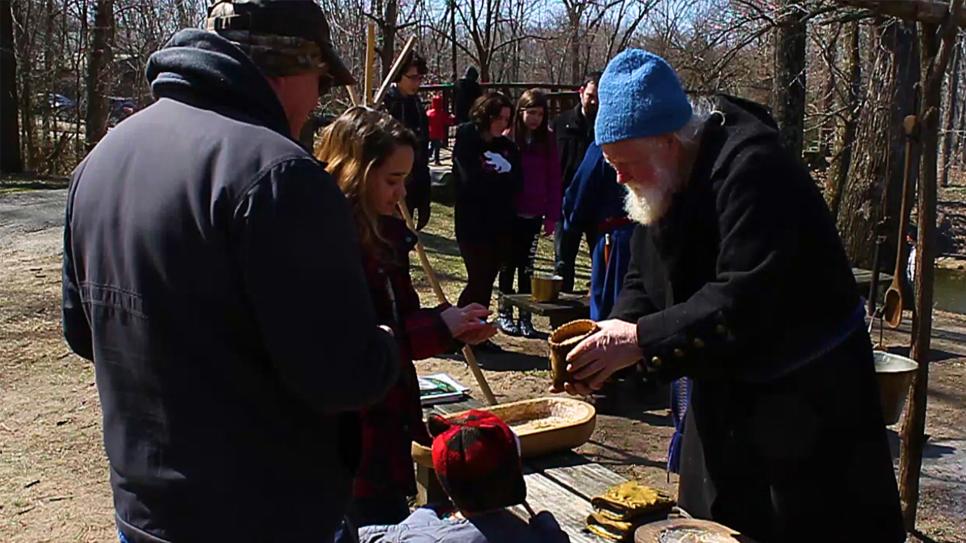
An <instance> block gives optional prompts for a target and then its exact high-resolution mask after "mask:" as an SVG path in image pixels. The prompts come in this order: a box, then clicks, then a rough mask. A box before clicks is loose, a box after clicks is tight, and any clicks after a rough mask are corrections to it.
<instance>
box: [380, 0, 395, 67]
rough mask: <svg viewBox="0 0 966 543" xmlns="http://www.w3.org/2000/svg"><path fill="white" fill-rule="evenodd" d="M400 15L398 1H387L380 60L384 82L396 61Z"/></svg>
mask: <svg viewBox="0 0 966 543" xmlns="http://www.w3.org/2000/svg"><path fill="white" fill-rule="evenodd" d="M398 14H399V2H398V0H386V11H385V12H384V14H383V25H382V28H381V29H380V30H381V31H382V48H381V49H380V50H379V58H380V61H381V62H382V80H383V81H385V80H386V78H387V77H389V70H390V69H391V68H392V63H393V61H394V60H395V59H396V19H397V18H398Z"/></svg>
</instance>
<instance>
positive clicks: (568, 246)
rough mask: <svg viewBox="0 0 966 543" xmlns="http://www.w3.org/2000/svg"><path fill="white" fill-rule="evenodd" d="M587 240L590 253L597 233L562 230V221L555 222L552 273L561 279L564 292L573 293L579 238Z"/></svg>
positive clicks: (595, 241)
mask: <svg viewBox="0 0 966 543" xmlns="http://www.w3.org/2000/svg"><path fill="white" fill-rule="evenodd" d="M582 237H586V238H587V247H589V248H590V251H591V253H593V251H594V245H595V244H596V243H597V233H596V231H593V230H588V231H586V232H582V231H580V230H564V227H563V221H557V226H556V228H555V229H554V235H553V247H554V254H555V255H556V257H555V258H556V263H555V265H554V272H555V273H556V274H557V275H559V276H561V277H563V287H562V290H563V291H564V292H573V291H574V274H575V272H574V266H575V264H576V261H577V253H578V252H579V251H580V238H582Z"/></svg>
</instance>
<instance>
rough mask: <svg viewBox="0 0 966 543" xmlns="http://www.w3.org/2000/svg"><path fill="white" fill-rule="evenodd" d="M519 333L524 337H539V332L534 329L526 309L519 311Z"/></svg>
mask: <svg viewBox="0 0 966 543" xmlns="http://www.w3.org/2000/svg"><path fill="white" fill-rule="evenodd" d="M519 328H520V335H522V336H523V337H525V338H529V339H533V338H535V337H539V336H540V334H539V333H537V331H536V329H534V327H533V321H532V320H530V313H528V312H526V311H521V312H520V327H519Z"/></svg>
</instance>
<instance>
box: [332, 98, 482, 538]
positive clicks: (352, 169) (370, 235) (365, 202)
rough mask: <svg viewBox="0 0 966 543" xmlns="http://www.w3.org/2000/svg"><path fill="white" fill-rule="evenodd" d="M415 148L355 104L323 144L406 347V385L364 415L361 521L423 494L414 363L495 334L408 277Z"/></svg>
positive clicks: (402, 509) (355, 510)
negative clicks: (416, 469)
mask: <svg viewBox="0 0 966 543" xmlns="http://www.w3.org/2000/svg"><path fill="white" fill-rule="evenodd" d="M416 146H417V140H416V137H415V136H414V135H413V133H412V132H411V131H409V130H408V129H407V128H405V127H404V126H403V125H402V124H401V123H399V122H398V121H396V120H395V119H393V118H392V117H391V116H389V115H387V114H384V113H381V112H377V111H374V110H371V109H368V108H364V107H354V108H351V109H349V110H348V111H347V112H346V113H345V114H343V115H342V116H341V117H339V118H338V119H336V120H335V122H333V123H332V124H331V125H329V126H328V127H326V129H325V130H324V131H323V132H322V138H321V140H320V142H319V145H318V147H317V148H316V156H317V157H318V159H319V160H321V161H322V162H324V163H326V169H327V170H328V171H329V173H331V174H332V176H333V177H334V178H335V180H336V182H337V183H338V184H339V188H340V189H342V192H343V193H345V195H346V198H347V199H348V201H349V205H350V207H351V209H352V212H353V217H354V219H355V223H356V229H357V231H358V234H359V239H360V242H361V244H362V247H363V265H364V269H365V272H366V278H367V280H368V283H369V290H370V293H371V295H372V301H373V307H374V309H375V312H376V316H377V318H378V320H379V322H380V323H381V324H385V325H387V326H389V327H390V328H392V330H393V332H394V334H395V337H396V340H397V341H398V343H399V351H400V360H399V363H400V364H401V371H400V377H399V381H398V382H397V383H396V384H395V385H394V386H393V387H392V388H391V389H390V390H389V393H388V394H387V396H386V397H385V399H384V400H383V401H382V402H381V403H379V404H376V405H375V406H373V407H370V408H367V409H365V410H364V411H362V412H361V413H360V423H361V435H362V440H361V444H362V451H361V455H360V462H359V469H358V472H357V475H356V480H355V483H354V488H353V503H352V504H351V505H350V507H349V513H348V515H349V518H350V520H351V521H352V522H353V523H354V524H355V525H356V526H357V527H359V526H367V525H372V524H395V523H398V522H400V521H402V520H403V519H405V518H406V517H407V516H408V515H409V507H408V501H407V497H408V496H411V495H414V494H415V493H416V483H415V479H414V474H413V460H412V456H411V454H410V444H411V442H412V441H417V442H420V443H423V444H426V445H429V444H430V443H431V439H430V437H429V434H428V433H427V431H426V427H425V425H424V424H423V421H422V410H421V409H420V404H419V384H418V381H417V378H416V368H415V366H414V365H413V360H419V359H423V358H428V357H430V356H435V355H439V354H442V353H444V352H448V351H450V350H451V349H452V348H454V347H455V346H456V345H455V344H456V343H457V342H462V343H469V344H477V343H480V342H483V341H485V340H487V339H489V338H490V337H491V336H492V335H493V334H494V333H495V332H496V330H495V328H493V327H492V326H490V325H488V324H486V322H485V319H486V317H487V316H488V315H489V314H490V312H489V311H488V310H487V309H486V308H485V307H483V306H481V305H479V304H470V305H467V306H466V307H462V308H460V307H451V306H449V305H447V304H441V305H439V306H437V307H434V308H421V307H420V304H419V296H418V295H417V294H416V291H415V289H414V288H413V285H412V279H411V278H410V276H409V252H410V251H411V250H412V249H413V248H414V247H415V244H416V235H415V234H414V233H413V232H411V231H410V230H409V229H408V228H407V227H406V224H405V222H404V221H403V220H402V219H400V218H399V217H398V216H397V214H396V209H397V208H396V206H397V204H398V203H399V202H401V201H405V196H406V178H407V177H408V176H409V174H410V170H411V169H412V165H413V156H414V151H415V148H416ZM333 288H338V286H337V285H333Z"/></svg>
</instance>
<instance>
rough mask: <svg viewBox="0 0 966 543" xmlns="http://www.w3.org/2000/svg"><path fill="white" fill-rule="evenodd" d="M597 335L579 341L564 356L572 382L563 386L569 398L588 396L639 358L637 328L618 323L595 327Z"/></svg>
mask: <svg viewBox="0 0 966 543" xmlns="http://www.w3.org/2000/svg"><path fill="white" fill-rule="evenodd" d="M597 326H599V327H600V331H598V332H597V333H596V334H594V335H592V336H590V337H588V338H587V339H585V340H583V341H581V342H580V343H578V344H577V346H576V347H574V349H573V350H572V351H570V354H569V355H567V363H568V365H567V371H568V372H569V373H570V376H571V379H570V381H569V382H567V383H566V384H565V385H564V388H565V390H566V391H567V392H569V393H570V394H584V395H586V394H590V393H592V392H594V391H596V390H600V388H601V387H602V386H604V382H605V381H607V379H609V378H610V376H611V375H613V374H614V373H615V372H617V371H618V370H621V369H624V368H626V367H628V366H633V365H634V364H635V363H637V362H638V361H639V360H640V359H641V357H642V354H641V348H640V347H639V346H638V345H637V325H636V324H633V323H629V322H624V321H621V320H616V319H612V320H606V321H601V322H598V323H597Z"/></svg>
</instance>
